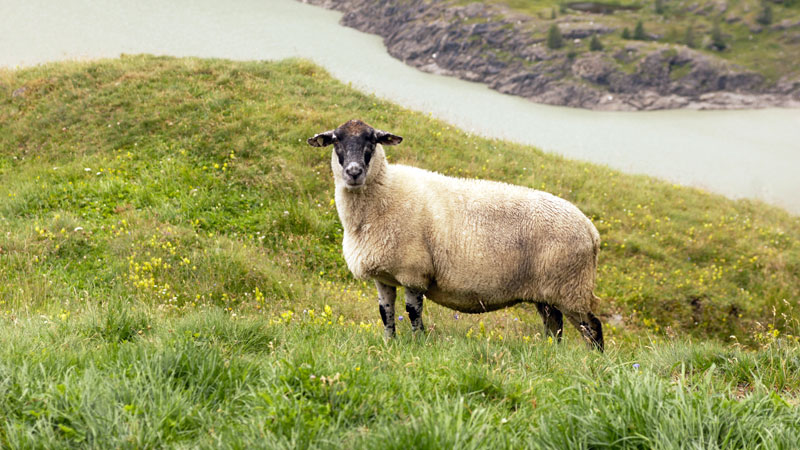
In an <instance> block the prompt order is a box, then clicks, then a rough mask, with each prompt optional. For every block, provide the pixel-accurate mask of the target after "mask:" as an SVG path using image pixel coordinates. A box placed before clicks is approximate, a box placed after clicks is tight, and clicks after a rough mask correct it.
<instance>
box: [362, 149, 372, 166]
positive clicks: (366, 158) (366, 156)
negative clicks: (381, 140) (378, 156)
mask: <svg viewBox="0 0 800 450" xmlns="http://www.w3.org/2000/svg"><path fill="white" fill-rule="evenodd" d="M370 159H372V150H367V151H365V152H364V164H369V160H370Z"/></svg>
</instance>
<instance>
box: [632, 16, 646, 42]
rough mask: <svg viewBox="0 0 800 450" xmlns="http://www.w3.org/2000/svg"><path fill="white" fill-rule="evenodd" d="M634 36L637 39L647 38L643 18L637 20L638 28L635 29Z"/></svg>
mask: <svg viewBox="0 0 800 450" xmlns="http://www.w3.org/2000/svg"><path fill="white" fill-rule="evenodd" d="M633 38H634V39H636V40H637V41H646V40H647V33H645V31H644V24H643V23H642V21H641V20H640V21H638V22H636V28H634V29H633Z"/></svg>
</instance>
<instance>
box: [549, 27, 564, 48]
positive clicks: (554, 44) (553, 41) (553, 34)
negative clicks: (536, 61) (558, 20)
mask: <svg viewBox="0 0 800 450" xmlns="http://www.w3.org/2000/svg"><path fill="white" fill-rule="evenodd" d="M563 46H564V38H563V37H561V30H559V29H558V25H556V24H553V25H550V29H549V30H547V47H549V48H551V49H553V50H555V49H559V48H561V47H563Z"/></svg>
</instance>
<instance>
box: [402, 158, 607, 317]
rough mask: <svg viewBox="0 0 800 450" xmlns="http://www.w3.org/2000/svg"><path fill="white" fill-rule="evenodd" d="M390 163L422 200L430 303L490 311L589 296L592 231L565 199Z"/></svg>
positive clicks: (593, 250) (594, 247)
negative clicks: (432, 283)
mask: <svg viewBox="0 0 800 450" xmlns="http://www.w3.org/2000/svg"><path fill="white" fill-rule="evenodd" d="M391 167H392V168H393V170H396V173H397V175H399V176H400V178H402V179H404V180H406V181H405V182H406V183H409V181H410V183H409V184H410V185H411V186H407V188H410V190H411V191H412V192H413V196H414V197H416V198H420V199H422V198H424V201H420V202H419V204H420V205H424V208H422V209H421V210H420V211H419V212H418V214H424V215H427V216H428V220H427V221H426V222H427V223H428V224H429V225H428V229H427V230H425V234H426V236H425V238H426V240H427V242H428V247H429V249H430V252H431V254H432V260H433V266H434V279H435V286H433V289H431V291H430V292H429V295H428V296H429V297H431V299H432V300H434V301H439V302H441V303H443V304H446V305H447V306H450V307H453V308H456V309H459V306H460V307H461V308H460V309H468V307H471V306H474V305H475V303H476V302H479V301H480V302H482V303H483V304H482V305H481V308H486V309H493V306H497V307H501V306H504V305H505V304H507V303H508V302H513V301H516V300H541V301H551V302H552V303H555V304H561V303H563V302H564V301H568V300H565V298H572V297H586V296H591V289H593V287H594V272H595V266H596V253H597V246H598V245H599V236H598V234H597V231H596V229H595V228H594V226H593V225H592V224H591V222H590V221H589V219H588V218H586V216H585V215H584V214H583V213H582V212H581V211H580V210H579V209H578V208H577V207H576V206H574V205H573V204H571V203H570V202H568V201H566V200H563V199H561V198H559V197H556V196H554V195H551V194H548V193H546V192H542V191H537V190H534V189H529V188H525V187H521V186H515V185H511V184H507V183H500V182H494V181H488V180H469V179H462V178H452V177H446V176H444V175H440V174H436V173H433V172H428V171H425V170H422V169H417V168H413V167H407V166H399V165H394V166H391ZM587 289H588V292H584V291H586V290H587ZM578 291H580V292H578ZM437 296H438V297H439V298H436V297H437ZM579 301H582V300H579ZM565 306H567V305H565Z"/></svg>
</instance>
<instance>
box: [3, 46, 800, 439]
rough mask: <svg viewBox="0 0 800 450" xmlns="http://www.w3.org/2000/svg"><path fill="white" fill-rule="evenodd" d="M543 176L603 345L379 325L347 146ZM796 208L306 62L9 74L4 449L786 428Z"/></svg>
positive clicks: (162, 61) (786, 434) (454, 322)
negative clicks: (341, 193) (571, 229)
mask: <svg viewBox="0 0 800 450" xmlns="http://www.w3.org/2000/svg"><path fill="white" fill-rule="evenodd" d="M350 118H361V119H363V120H365V121H366V122H368V123H370V124H371V125H373V126H376V127H379V128H382V129H385V130H387V131H391V132H393V133H395V134H398V135H401V136H403V137H404V138H405V140H404V142H403V143H402V144H401V145H399V146H397V147H392V148H391V149H390V151H388V153H389V159H390V161H392V162H403V163H407V164H411V165H416V166H420V167H424V168H428V169H431V170H436V171H439V172H441V173H445V174H449V175H454V176H461V177H479V178H488V179H495V180H503V181H508V182H512V183H515V184H521V185H525V186H529V187H534V188H537V189H543V190H547V191H549V192H552V193H554V194H556V195H559V196H561V197H564V198H566V199H568V200H570V201H572V202H574V203H575V204H577V205H578V206H579V207H580V208H581V209H582V210H583V211H584V212H585V213H586V214H587V215H588V216H589V217H590V218H592V220H593V221H594V223H595V225H596V226H597V228H598V230H599V231H600V234H601V236H602V239H603V247H602V251H601V255H600V268H599V278H598V290H597V294H598V295H599V296H600V297H601V298H603V303H602V305H601V308H600V311H599V313H600V314H599V315H600V317H601V320H603V321H604V322H605V331H606V344H607V352H606V353H605V354H598V353H596V352H589V351H587V350H586V348H585V347H584V345H583V344H582V343H581V342H580V339H579V337H578V335H577V333H576V332H575V330H573V329H568V330H566V336H565V342H564V343H562V344H560V345H556V344H554V343H552V342H550V341H548V340H547V339H546V338H543V337H542V335H541V331H542V330H541V324H540V319H539V318H538V317H537V315H536V314H535V312H534V310H533V309H532V308H529V307H525V306H520V307H517V308H513V309H509V310H504V311H499V312H495V313H490V314H484V315H476V316H470V315H460V314H454V313H453V311H450V310H447V309H444V308H441V307H437V306H436V305H433V304H431V303H430V302H428V303H427V304H426V306H425V317H426V323H427V324H428V326H429V328H430V330H429V332H428V333H427V334H425V335H424V336H416V337H414V336H411V332H410V326H409V325H407V320H406V321H402V320H401V321H400V322H399V324H398V338H397V339H396V340H394V341H391V342H385V341H384V339H383V337H382V326H381V324H380V319H379V317H378V313H377V302H376V294H375V292H374V288H373V287H372V286H371V285H369V284H367V283H364V282H360V281H357V280H354V279H353V278H352V276H351V275H350V274H349V273H348V272H347V269H346V267H345V264H344V261H343V258H342V256H341V249H340V245H341V228H340V226H339V222H338V217H337V215H336V210H335V207H334V205H333V200H332V199H333V192H332V191H333V183H332V179H331V174H330V168H329V153H328V152H329V149H317V148H311V147H309V146H307V145H306V143H305V139H306V138H307V137H309V136H311V135H313V134H314V133H316V132H320V131H323V130H327V129H330V128H333V127H335V126H336V125H338V124H340V123H342V122H344V121H345V120H347V119H350ZM798 242H800V218H798V217H796V216H791V215H789V214H788V213H786V212H785V211H782V210H780V209H778V208H775V207H771V206H769V205H766V204H763V203H760V202H757V201H751V200H738V201H733V200H729V199H726V198H724V197H721V196H717V195H713V194H709V193H706V192H702V191H699V190H696V189H692V188H686V187H681V186H675V185H672V184H669V183H665V182H663V181H660V180H657V179H654V178H650V177H645V176H635V175H627V174H622V173H620V172H618V171H616V170H613V169H610V168H608V167H604V166H598V165H594V164H588V163H582V162H577V161H571V160H568V159H565V158H562V157H559V156H556V155H552V154H548V153H544V152H541V151H540V150H538V149H535V148H531V147H525V146H521V145H516V144H513V143H509V142H503V141H497V140H488V139H484V138H481V137H479V136H474V135H469V134H467V133H465V132H463V131H461V130H458V129H456V128H454V127H452V126H450V125H448V124H446V123H444V122H441V121H438V120H436V119H434V118H432V117H430V116H429V115H426V114H424V113H421V112H413V111H408V110H405V109H403V108H401V107H399V106H396V105H393V104H391V103H388V102H386V101H383V100H380V99H377V98H375V97H372V96H369V95H365V94H362V93H359V92H358V91H356V90H354V89H353V88H351V87H349V86H346V85H344V84H342V83H341V82H338V81H336V80H334V79H333V78H331V77H330V76H329V75H328V74H327V73H326V72H325V71H324V70H323V69H321V68H319V67H318V66H315V65H313V64H311V63H308V62H305V61H298V60H288V61H281V62H231V61H224V60H201V59H192V58H182V59H176V58H164V57H152V56H123V57H122V58H120V59H115V60H102V61H93V62H80V63H58V64H50V65H44V66H39V67H34V68H27V69H21V70H14V71H0V446H2V447H11V448H58V447H65V448H66V447H74V446H83V447H92V448H108V447H124V448H149V447H181V448H182V447H197V446H201V447H206V446H217V447H230V448H245V447H252V446H258V447H267V448H282V447H287V448H288V447H291V448H296V447H315V448H339V447H345V446H347V447H356V448H376V447H385V448H401V447H402V448H406V447H408V446H413V447H419V448H441V447H458V448H475V447H498V448H520V447H530V448H553V447H563V448H567V447H568V448H589V447H592V448H594V447H603V446H612V447H621V448H678V447H680V448H687V447H689V448H745V447H746V448H791V447H793V446H794V445H795V444H796V442H798V441H800V412H799V411H798V408H797V403H798V388H800V343H798V338H797V335H798V334H800V324H799V322H798V319H799V318H800V313H799V312H798V311H800V309H799V308H800V304H799V303H800V292H798V291H799V290H800V243H798Z"/></svg>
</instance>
